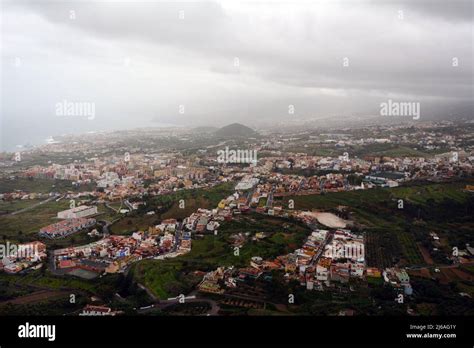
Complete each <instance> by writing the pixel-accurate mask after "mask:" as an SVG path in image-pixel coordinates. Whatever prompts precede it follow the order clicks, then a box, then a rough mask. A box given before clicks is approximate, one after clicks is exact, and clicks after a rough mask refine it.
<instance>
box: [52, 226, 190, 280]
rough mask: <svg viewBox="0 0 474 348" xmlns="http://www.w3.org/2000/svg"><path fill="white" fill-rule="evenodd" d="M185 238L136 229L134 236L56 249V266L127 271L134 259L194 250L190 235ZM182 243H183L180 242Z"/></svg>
mask: <svg viewBox="0 0 474 348" xmlns="http://www.w3.org/2000/svg"><path fill="white" fill-rule="evenodd" d="M183 239H184V240H183V241H181V240H180V239H179V238H177V237H176V236H175V234H172V233H170V232H165V233H164V234H163V235H156V234H151V233H149V232H143V231H139V232H135V233H133V234H132V235H131V236H116V235H112V236H108V237H105V238H103V239H101V240H99V241H96V242H93V243H90V244H86V245H81V246H76V247H69V248H63V249H57V250H55V251H54V252H53V257H54V265H55V267H56V269H62V270H64V269H67V270H71V269H75V268H81V269H85V270H88V271H91V272H95V273H103V272H105V273H117V272H123V271H124V270H125V269H126V268H127V266H128V265H130V264H131V263H132V262H135V261H139V260H142V259H145V258H156V257H158V256H159V255H163V254H169V253H173V255H174V256H178V255H182V254H184V253H186V252H189V251H190V250H191V240H190V238H186V237H183ZM178 244H179V245H178Z"/></svg>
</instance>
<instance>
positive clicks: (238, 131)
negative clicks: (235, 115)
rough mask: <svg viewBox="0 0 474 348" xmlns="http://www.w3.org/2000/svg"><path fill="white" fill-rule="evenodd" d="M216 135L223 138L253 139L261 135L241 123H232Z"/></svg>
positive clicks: (219, 130)
mask: <svg viewBox="0 0 474 348" xmlns="http://www.w3.org/2000/svg"><path fill="white" fill-rule="evenodd" d="M214 134H215V136H217V137H222V138H236V137H237V138H251V137H256V136H258V135H259V134H258V133H257V132H256V131H254V130H253V129H252V128H249V127H247V126H244V125H243V124H240V123H232V124H229V125H227V126H224V127H222V128H220V129H218V130H217V131H216V132H215V133H214Z"/></svg>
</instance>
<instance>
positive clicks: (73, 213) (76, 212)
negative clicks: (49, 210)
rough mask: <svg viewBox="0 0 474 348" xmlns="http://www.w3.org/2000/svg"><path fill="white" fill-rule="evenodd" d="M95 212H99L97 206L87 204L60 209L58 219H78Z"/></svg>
mask: <svg viewBox="0 0 474 348" xmlns="http://www.w3.org/2000/svg"><path fill="white" fill-rule="evenodd" d="M95 214H97V207H96V206H92V207H88V206H86V205H81V206H79V207H76V208H71V209H68V210H63V211H60V212H59V213H58V219H77V218H82V217H87V216H91V215H95Z"/></svg>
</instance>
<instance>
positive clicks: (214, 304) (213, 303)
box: [137, 298, 220, 316]
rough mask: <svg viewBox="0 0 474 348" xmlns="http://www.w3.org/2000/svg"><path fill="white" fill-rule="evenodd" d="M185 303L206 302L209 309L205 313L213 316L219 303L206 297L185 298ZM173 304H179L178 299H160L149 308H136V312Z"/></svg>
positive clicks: (216, 312)
mask: <svg viewBox="0 0 474 348" xmlns="http://www.w3.org/2000/svg"><path fill="white" fill-rule="evenodd" d="M185 303H208V304H209V305H210V306H211V309H210V310H209V311H208V312H207V313H206V315H212V316H215V315H217V314H218V312H219V309H220V308H219V305H218V304H217V302H216V301H214V300H210V299H207V298H190V299H186V300H185ZM175 304H179V299H174V300H162V301H158V302H156V304H155V305H154V306H153V307H151V308H143V309H138V310H137V312H139V313H146V312H150V311H153V310H154V309H156V308H159V309H165V308H167V307H170V306H173V305H175Z"/></svg>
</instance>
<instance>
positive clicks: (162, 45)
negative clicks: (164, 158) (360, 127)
mask: <svg viewBox="0 0 474 348" xmlns="http://www.w3.org/2000/svg"><path fill="white" fill-rule="evenodd" d="M1 17H2V18H1V19H2V34H1V44H2V110H1V116H2V138H3V143H5V144H10V143H12V142H15V141H16V142H17V143H25V142H26V139H28V138H31V139H33V138H35V137H39V138H44V136H45V134H48V135H52V134H61V133H67V132H78V131H90V130H112V129H125V128H137V127H149V126H154V125H168V124H172V125H196V126H197V125H212V126H222V125H225V124H228V123H233V122H240V123H246V124H250V125H255V124H258V122H273V121H283V120H285V119H289V118H290V117H296V118H299V119H305V118H308V119H309V118H315V117H316V118H317V117H325V116H327V115H341V116H345V115H351V114H361V115H363V114H364V113H371V112H374V111H377V110H378V107H379V105H380V103H381V102H382V101H384V100H387V99H389V98H391V99H397V100H412V101H417V102H420V103H421V104H422V109H423V104H430V105H441V106H442V105H469V104H470V103H472V99H473V87H472V86H473V61H472V57H473V15H472V2H471V1H469V0H467V1H464V0H454V1H451V2H449V3H447V2H445V1H438V0H433V1H428V0H424V1H416V2H412V1H405V0H400V1H388V2H381V1H377V2H376V1H362V0H361V1H359V0H357V1H350V2H349V1H322V0H321V1H314V2H309V1H302V2H296V3H295V2H292V3H290V2H288V3H285V2H271V1H270V2H265V3H264V2H246V1H216V2H184V3H168V2H160V1H144V2H140V3H131V2H122V1H116V2H110V1H76V2H68V3H64V2H58V1H3V2H2V14H1ZM63 101H78V102H90V103H94V105H95V110H96V117H94V118H90V117H89V118H86V117H58V115H57V114H55V105H56V104H57V103H59V102H63ZM289 105H292V106H294V110H295V112H294V114H292V115H289V114H288V108H289ZM27 128H28V129H27Z"/></svg>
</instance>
